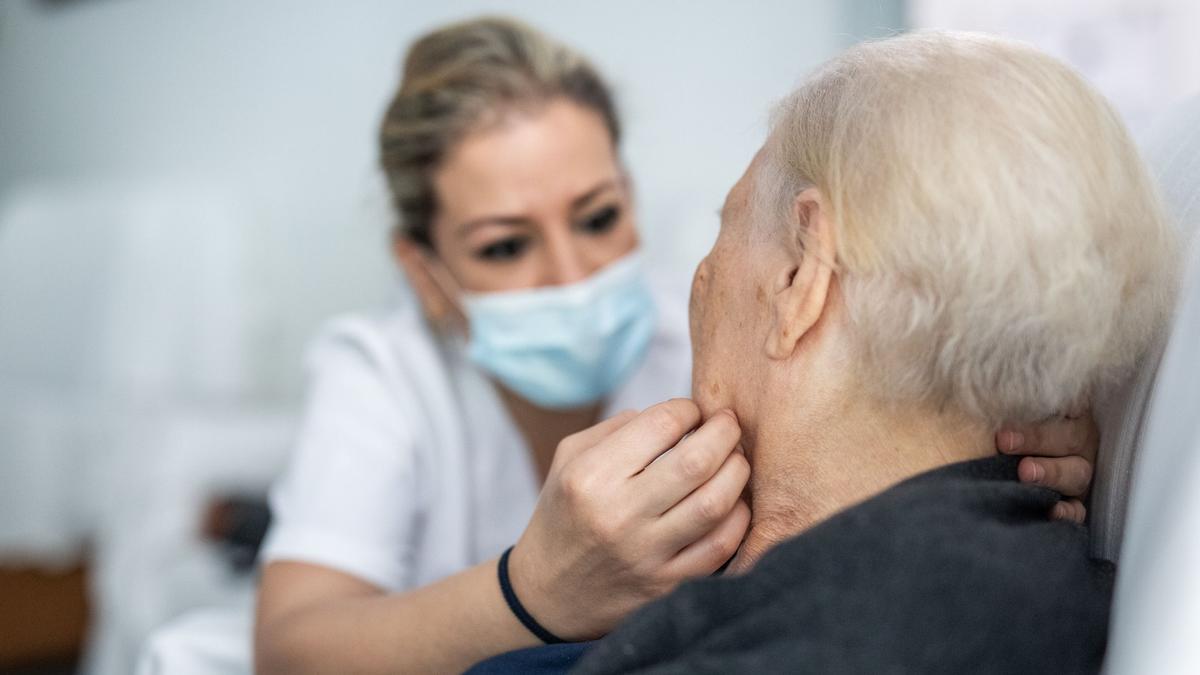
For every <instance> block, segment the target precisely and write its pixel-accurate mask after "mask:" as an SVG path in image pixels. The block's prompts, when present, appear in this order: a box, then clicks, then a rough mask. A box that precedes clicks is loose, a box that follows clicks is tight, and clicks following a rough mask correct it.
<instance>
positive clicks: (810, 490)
mask: <svg viewBox="0 0 1200 675" xmlns="http://www.w3.org/2000/svg"><path fill="white" fill-rule="evenodd" d="M764 412H766V413H767V414H766V415H760V416H759V420H761V423H760V424H758V425H756V428H755V429H754V430H753V431H752V433H750V434H748V438H746V440H748V441H749V444H748V447H747V456H748V457H749V459H750V462H751V466H752V467H753V470H752V472H751V480H750V489H751V511H752V513H753V516H752V518H751V523H750V531H749V532H748V533H747V535H746V539H745V541H744V542H743V544H742V548H741V551H740V552H739V554H738V557H737V559H736V560H735V561H734V565H733V570H734V571H743V570H745V569H748V568H749V567H750V566H752V565H753V564H754V563H755V562H756V561H757V560H758V558H759V557H761V556H762V554H763V553H765V552H766V551H767V550H768V549H770V548H772V547H773V546H775V545H776V544H778V543H779V542H781V541H783V540H784V539H787V538H789V537H792V536H794V535H796V534H799V533H800V532H802V531H804V530H806V529H808V528H809V527H812V526H813V525H815V524H817V523H819V522H821V521H823V520H825V519H827V518H829V517H830V516H832V515H833V514H835V513H837V512H838V511H841V510H843V509H845V508H847V507H849V506H853V505H854V504H857V503H859V502H862V501H864V500H866V499H868V498H870V497H873V496H875V495H877V494H879V493H880V492H883V491H884V490H887V489H888V488H890V487H892V486H893V485H896V484H897V483H899V482H901V481H904V480H905V479H908V478H911V477H913V476H916V475H918V474H921V473H924V472H926V471H930V470H932V469H935V468H938V467H940V466H945V465H948V464H953V463H956V462H960V461H966V460H970V459H978V458H981V457H988V456H991V455H992V454H995V446H994V443H993V437H992V434H991V433H990V430H988V429H986V428H984V426H983V425H981V424H979V423H975V422H971V421H968V420H967V419H966V418H965V417H963V416H960V415H953V414H947V413H944V412H937V411H929V410H915V409H911V408H908V409H902V408H898V407H895V408H893V407H888V406H884V405H872V404H869V403H865V402H864V400H863V398H862V397H857V398H856V397H850V396H842V397H835V400H834V401H829V400H826V401H825V402H823V403H821V404H815V405H807V406H803V407H802V408H801V409H800V410H797V409H796V408H786V407H783V406H781V407H779V408H778V409H776V410H766V411H764Z"/></svg>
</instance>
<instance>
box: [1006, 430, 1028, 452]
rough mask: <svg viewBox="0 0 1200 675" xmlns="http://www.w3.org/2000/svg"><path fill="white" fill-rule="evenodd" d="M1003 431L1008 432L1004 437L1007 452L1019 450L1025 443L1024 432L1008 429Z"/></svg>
mask: <svg viewBox="0 0 1200 675" xmlns="http://www.w3.org/2000/svg"><path fill="white" fill-rule="evenodd" d="M1005 433H1007V434H1008V438H1007V439H1005V445H1006V446H1007V447H1008V451H1009V452H1013V451H1015V450H1019V449H1020V448H1021V446H1022V445H1024V444H1025V434H1022V433H1021V432H1019V431H1008V432H1005Z"/></svg>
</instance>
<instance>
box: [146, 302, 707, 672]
mask: <svg viewBox="0 0 1200 675" xmlns="http://www.w3.org/2000/svg"><path fill="white" fill-rule="evenodd" d="M685 298H686V296H685V294H684V293H682V292H680V293H677V294H673V295H670V296H668V295H666V294H656V295H655V301H656V309H657V310H658V322H657V331H656V334H655V336H654V338H653V339H652V340H651V342H650V345H649V347H648V348H647V351H646V356H645V358H644V360H643V362H642V363H641V364H640V365H639V366H638V367H637V369H636V370H635V371H634V374H633V375H632V376H631V377H630V378H629V380H628V381H627V382H625V383H624V384H622V385H621V387H620V388H619V389H618V390H617V391H615V392H614V393H613V394H612V395H611V396H610V397H609V400H608V402H607V406H606V411H605V415H606V416H607V415H608V414H611V413H615V412H618V411H620V410H625V409H630V408H632V409H639V410H640V409H643V408H645V407H647V406H649V405H652V404H654V403H657V402H659V401H663V400H666V399H668V398H672V397H675V396H687V395H688V394H689V391H690V382H691V345H690V342H689V340H688V336H687V314H686V308H685V306H684V302H683V300H684V299H685ZM406 300H407V301H406V302H400V303H397V306H396V307H394V308H392V309H390V310H388V311H386V312H382V313H378V314H372V315H355V316H350V317H345V318H342V319H339V320H336V321H334V322H332V323H331V324H330V325H329V326H328V327H327V328H326V329H325V330H324V331H323V332H322V333H321V335H320V337H318V339H317V340H316V342H315V343H314V345H313V347H312V349H311V351H310V353H309V359H308V368H309V371H310V378H311V380H310V385H309V399H308V403H307V410H306V411H305V414H304V417H303V423H302V425H301V427H300V430H299V436H298V438H297V441H296V447H295V451H294V453H293V455H292V458H291V461H290V465H289V467H288V469H287V471H286V472H285V474H284V475H283V476H282V478H281V479H280V480H279V481H278V482H277V483H276V485H275V487H274V489H273V490H272V492H271V508H272V512H273V515H274V518H275V520H274V523H273V524H272V527H271V531H270V533H269V534H268V537H267V540H266V542H265V543H264V547H263V553H262V559H263V562H264V563H266V562H271V561H276V560H291V561H301V562H309V563H315V564H319V565H324V566H327V567H330V568H333V569H337V570H340V571H342V572H346V573H348V574H352V575H354V576H357V577H359V578H362V579H364V580H366V581H369V582H371V583H373V584H375V585H377V586H379V587H381V588H383V589H385V590H388V591H400V590H405V589H409V588H416V587H419V586H424V585H426V584H429V583H432V582H434V581H437V580H438V579H441V578H443V577H445V576H448V575H450V574H453V573H455V572H458V571H461V570H463V569H466V568H467V567H470V566H472V565H475V564H477V563H480V562H483V561H486V560H488V559H489V558H492V557H495V556H497V555H499V554H500V553H501V552H503V550H504V549H505V548H507V547H508V546H510V545H512V544H513V543H515V542H516V540H517V538H518V537H519V536H520V534H521V532H522V531H524V529H525V525H526V524H527V523H528V521H529V517H530V515H532V512H533V507H534V504H535V503H536V500H537V492H538V484H537V479H536V476H535V470H534V466H533V462H532V458H531V456H530V452H529V449H528V447H527V445H526V443H525V441H524V439H523V438H522V437H521V435H520V433H519V432H518V430H517V429H516V427H515V426H514V424H513V422H512V421H511V419H510V418H509V416H508V413H507V411H506V409H505V408H504V407H503V404H502V403H501V401H500V399H499V397H498V396H497V393H496V391H495V388H494V386H493V385H492V384H491V382H490V381H489V380H488V379H487V378H486V377H485V376H484V375H483V374H482V373H481V372H480V371H479V370H478V369H477V368H475V367H474V366H473V365H472V364H471V363H470V362H469V361H467V360H466V358H465V350H464V348H463V346H462V345H459V344H454V343H451V342H447V341H443V340H439V339H437V338H436V337H434V336H433V334H432V333H431V332H430V331H429V329H428V328H427V325H426V323H425V321H424V319H423V317H422V316H421V314H420V310H419V307H418V306H417V304H416V303H415V302H413V301H412V300H411V299H406ZM250 604H251V603H250V602H248V601H247V602H246V604H245V605H244V606H242V607H239V608H235V609H234V608H231V609H226V610H208V611H205V612H199V613H196V614H194V615H192V616H185V617H182V618H181V619H180V620H177V621H175V622H174V623H172V624H169V625H168V626H167V627H165V628H164V629H163V630H161V631H159V632H158V633H157V634H156V635H155V637H154V638H152V640H151V641H150V643H149V644H148V647H147V649H146V650H145V652H144V654H143V659H142V664H141V665H142V667H141V670H140V672H141V673H143V674H148V673H168V674H170V675H182V674H187V673H201V672H203V673H214V672H215V673H239V674H245V673H249V672H250V632H251V631H250V628H251V626H252V619H251V615H250V611H251V609H250Z"/></svg>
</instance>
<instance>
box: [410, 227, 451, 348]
mask: <svg viewBox="0 0 1200 675" xmlns="http://www.w3.org/2000/svg"><path fill="white" fill-rule="evenodd" d="M397 250H398V251H399V252H400V254H401V255H402V256H403V257H404V258H405V262H406V265H405V267H406V268H407V271H409V279H410V281H411V282H412V283H413V284H414V285H415V286H420V287H421V288H420V289H419V290H420V291H422V292H421V296H422V298H423V299H424V300H425V302H424V303H423V304H425V305H426V306H425V308H424V309H425V315H426V318H428V319H429V322H430V323H431V324H432V325H433V327H434V329H435V330H436V331H437V332H438V333H441V334H450V335H459V336H462V337H463V338H466V337H467V335H468V322H467V315H466V312H465V311H463V308H462V305H461V304H460V303H459V301H458V298H460V297H461V296H462V292H463V291H462V288H461V286H459V284H458V281H457V280H456V279H455V278H454V276H453V275H451V274H450V271H449V270H448V269H446V267H445V266H444V264H443V263H442V261H441V260H438V259H436V257H435V256H434V255H433V253H432V252H430V251H428V250H426V249H425V248H424V247H422V246H420V245H418V244H413V243H410V242H404V243H401V244H399V245H398V246H397ZM416 277H420V278H416ZM430 296H435V297H434V298H433V300H434V301H435V303H436V305H437V306H434V307H430V306H428V305H429V304H430V303H429V299H430Z"/></svg>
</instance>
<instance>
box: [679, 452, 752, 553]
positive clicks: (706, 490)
mask: <svg viewBox="0 0 1200 675" xmlns="http://www.w3.org/2000/svg"><path fill="white" fill-rule="evenodd" d="M749 478H750V463H749V462H747V461H746V458H745V456H743V455H742V454H741V453H738V452H735V453H732V454H730V455H729V456H728V457H726V458H725V461H724V463H722V464H721V468H720V469H718V470H717V472H716V473H715V474H713V477H712V478H711V479H709V481H708V482H707V483H705V484H704V485H701V486H700V487H698V488H696V490H695V491H694V492H692V493H691V494H690V495H688V496H687V497H685V498H684V499H683V501H681V502H679V503H678V504H676V505H675V506H674V507H673V508H672V509H671V510H669V511H667V512H666V513H664V514H663V515H662V517H661V518H660V519H659V528H658V529H659V532H660V535H659V536H661V537H662V539H661V541H662V542H663V545H664V547H667V548H671V549H672V550H676V551H678V550H682V549H683V548H684V547H686V546H689V545H691V544H692V543H694V542H696V541H698V540H700V539H701V538H703V537H704V535H706V534H707V533H709V532H711V531H712V530H713V528H715V527H717V525H719V524H720V523H721V522H722V521H723V520H725V518H727V517H728V516H729V512H730V511H732V510H733V508H734V506H736V505H737V503H738V500H739V499H740V498H741V496H742V490H743V489H745V487H746V481H747V480H749Z"/></svg>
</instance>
